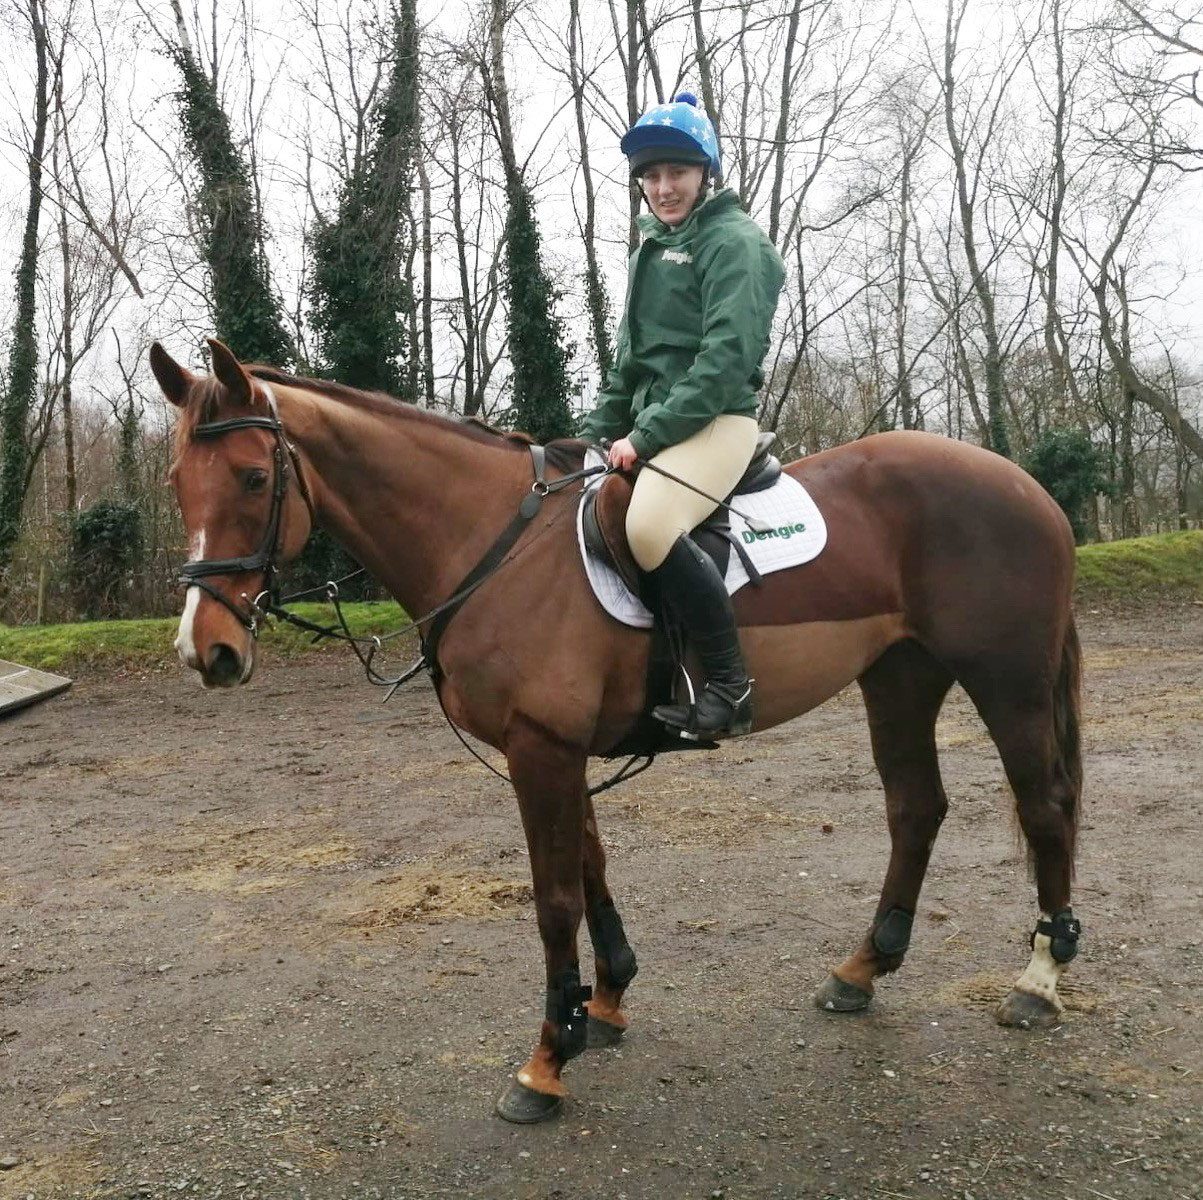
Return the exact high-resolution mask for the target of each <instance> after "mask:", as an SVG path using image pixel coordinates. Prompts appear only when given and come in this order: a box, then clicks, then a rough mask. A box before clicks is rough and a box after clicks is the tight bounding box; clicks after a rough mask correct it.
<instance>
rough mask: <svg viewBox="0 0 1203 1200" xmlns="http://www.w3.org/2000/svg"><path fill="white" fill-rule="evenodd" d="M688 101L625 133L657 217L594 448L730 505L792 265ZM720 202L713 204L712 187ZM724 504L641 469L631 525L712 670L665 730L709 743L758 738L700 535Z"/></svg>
mask: <svg viewBox="0 0 1203 1200" xmlns="http://www.w3.org/2000/svg"><path fill="white" fill-rule="evenodd" d="M697 103H698V102H697V99H696V98H695V97H694V96H692V95H690V94H689V93H688V92H682V93H681V94H679V95H678V96H677V97H676V98H675V99H674V101H673V103H671V104H661V105H658V106H657V107H656V108H653V109H651V110H650V111H649V112H646V113H644V115H643V116H642V117H640V118H639V120H638V121H637V122H636V123H635V124H634V126H632V128H631V129H629V130H627V132H626V134H625V135H624V137H623V139H622V142H621V147H622V151H623V153H624V154H625V155H626V156H627V158H628V160H629V163H630V171H631V177H632V178H633V179H635V180H636V181H638V186H639V189H640V191H641V193H642V195H643V198H644V200H646V201H647V204H648V207H649V208H651V210H652V211H651V214H650V215H644V216H641V217H640V218H639V226H640V229H641V230H642V232H643V242H642V244H641V245H640V247H639V248H638V249H637V250H636V251H635V253H634V254H633V255H632V256H631V260H630V264H629V274H628V282H627V299H626V311H625V313H624V315H623V320H622V324H621V325H620V327H619V331H618V347H617V351H616V354H615V359H614V365H613V367H612V368H611V370H610V372H609V374H608V376H607V378H606V381H605V385H604V387H603V388H602V391H601V393H600V395H599V396H598V400H597V404H596V406H595V407H594V409H593V411H592V412H591V413H590V414H589V415H588V416H587V417H586V418H585V422H584V425H583V427H582V431H581V432H582V436H584V437H586V438H589V439H591V440H594V441H599V440H601V439H604V438H612V439H617V440H615V441H614V443H613V445H612V446H611V448H610V451H609V460H610V463H611V465H612V466H615V467H619V468H621V469H622V470H629V469H631V468H632V467H633V466H634V465H635V463H636V461H637V460H640V459H642V460H644V461H648V462H652V463H655V464H656V465H657V466H659V467H661V468H663V469H664V470H666V471H668V472H670V473H671V474H673V475H676V476H678V477H679V478H681V479H683V480H686V481H687V482H689V483H691V484H693V485H694V487H697V488H700V489H701V490H702V491H704V492H707V493H709V494H710V495H711V496H713V497H717V498H719V499H721V498H723V497H725V496H727V495H728V494H729V493H730V492H731V491H732V489H733V488H734V487H735V485H736V484H737V483H738V482H739V479H740V477H741V475H742V474H743V472H744V471H745V470H746V469H747V466H748V463H749V461H750V460H751V457H752V454H753V452H754V450H755V446H756V436H757V426H756V410H757V401H756V392H757V390H758V389H759V388H760V386H761V384H762V383H763V382H764V377H763V375H762V374H761V369H760V365H761V362H762V361H763V359H764V356H765V353H766V351H767V350H768V345H769V335H770V331H771V325H772V320H773V311H774V309H775V308H776V304H777V294H778V292H780V290H781V284H782V281H783V279H784V268H783V266H782V262H781V258H780V256H779V255H778V253H777V251H776V249H775V248H774V247H773V244H772V243H771V242H770V241H769V239H768V238H767V237H766V236H765V234H764V233H763V232H762V231H761V229H760V227H759V226H758V225H757V224H756V223H755V222H754V221H753V220H752V219H751V218H750V217H749V216H748V215H747V214H746V213H745V212H744V211H743V209H742V208H741V207H740V204H739V198H738V196H737V195H736V194H735V193H734V192H733V191H731V190H730V189H729V188H724V187H721V186H717V185H718V184H719V183H720V178H721V170H722V162H721V159H720V156H719V146H718V139H717V138H716V136H715V133H714V127H713V126H712V125H711V123H710V121H709V120H708V119H707V117H706V116H705V114H704V113H702V112H700V111H698V107H697ZM712 183H713V184H715V185H716V188H715V190H713V191H712V190H711V184H712ZM714 508H715V505H714V503H712V502H711V501H710V500H708V499H705V498H704V497H702V496H699V495H698V494H697V492H694V491H690V490H689V489H687V488H684V487H682V486H680V484H677V483H674V482H672V481H670V480H668V479H666V478H665V477H664V476H663V475H659V474H656V473H655V472H653V471H641V472H640V473H639V475H638V477H637V479H636V481H635V489H634V494H633V495H632V497H631V506H630V509H629V510H628V512H627V520H626V533H627V540H628V541H629V543H630V546H631V553H632V554H633V555H634V557H635V561H636V562H637V563H638V564H639V566H640V567H641V568H642V569H643V570H644V571H647V572H649V573H650V574H651V575H652V577H653V578H654V580H655V582H656V583H657V585H658V587H659V591H660V594H661V595H662V597H663V598H664V601H665V603H666V604H667V605H668V606H669V608H670V610H671V611H672V612H673V614H674V615H675V616H676V618H677V619H678V620H679V621H680V622H681V625H682V626H683V628H684V630H685V633H686V635H687V637H688V638H689V639H690V641H691V642H692V643H693V645H694V646H695V648H696V649H697V652H698V655H699V657H700V658H701V662H702V669H703V672H704V674H705V677H706V685H705V687H704V689H703V690H702V691H701V692H700V693H699V695H698V697H697V704H696V709H695V710H691V708H690V706H689V705H660V706H658V707H657V708H656V710H655V716H656V717H657V718H658V719H659V720H661V721H663V722H664V723H665V724H666V725H669V726H671V727H672V728H675V729H679V730H682V731H688V732H691V733H696V734H698V735H700V736H702V737H716V736H720V735H730V734H738V733H746V732H747V731H748V728H749V727H750V725H751V721H752V688H751V683H750V681H749V679H748V674H747V670H746V669H745V667H744V662H743V656H742V654H741V653H740V648H739V639H738V635H737V633H736V627H735V614H734V611H733V609H732V607H731V600H730V597H729V596H728V595H727V589H726V586H725V585H724V583H723V579H722V576H720V574H719V572H718V569H717V568H716V567H715V565H714V563H713V561H712V560H711V559H710V557H709V556H708V555H706V554H704V553H703V552H702V551H701V550H700V549H699V548H698V546H697V545H696V544H695V543H694V541H693V540H692V539H691V538H690V537H689V532H690V530H692V529H693V528H695V526H697V525H698V524H699V523H700V522H702V521H703V520H705V518H706V517H708V516H709V515H710V514H711V513H712V512H713V511H714Z"/></svg>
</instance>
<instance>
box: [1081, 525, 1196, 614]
mask: <svg viewBox="0 0 1203 1200" xmlns="http://www.w3.org/2000/svg"><path fill="white" fill-rule="evenodd" d="M1078 590H1079V591H1080V592H1082V593H1083V594H1085V595H1090V596H1099V597H1105V598H1108V599H1111V600H1118V601H1123V600H1133V601H1139V600H1142V599H1150V598H1153V597H1156V596H1180V597H1185V596H1187V595H1189V594H1193V595H1194V596H1196V597H1203V530H1186V531H1183V532H1179V533H1159V534H1154V535H1153V536H1151V537H1142V538H1127V539H1126V540H1124V541H1121V542H1099V543H1098V544H1096V545H1092V546H1082V547H1080V548H1079V549H1078Z"/></svg>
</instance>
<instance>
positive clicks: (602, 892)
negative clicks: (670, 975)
mask: <svg viewBox="0 0 1203 1200" xmlns="http://www.w3.org/2000/svg"><path fill="white" fill-rule="evenodd" d="M584 880H585V918H586V920H587V921H588V922H589V937H590V939H591V940H592V942H593V954H594V964H595V971H596V982H595V984H594V988H593V998H592V999H591V1000H590V1001H589V1004H588V1009H589V1045H590V1046H613V1045H615V1044H616V1043H617V1042H618V1041H619V1040H620V1039H621V1038H622V1035H623V1032H624V1030H625V1029H626V1027H627V1024H628V1022H627V1017H626V1014H625V1013H624V1012H623V1011H622V1007H621V1006H622V995H623V993H624V992H625V991H626V989H627V987H628V986H629V984H630V982H631V980H632V979H634V978H635V973H636V972H637V971H638V969H639V967H638V964H637V963H636V961H635V952H634V951H633V950H632V949H631V945H630V943H629V942H628V941H627V936H626V933H625V932H624V930H623V927H622V919H621V918H620V917H619V915H618V909H616V908H615V907H614V900H613V898H612V897H611V895H610V889H609V888H608V887H607V886H606V852H605V850H603V849H602V844H601V838H600V836H599V835H598V830H597V815H596V814H595V813H594V811H593V800H592V799H591V798H590V799H587V800H586V810H585V848H584Z"/></svg>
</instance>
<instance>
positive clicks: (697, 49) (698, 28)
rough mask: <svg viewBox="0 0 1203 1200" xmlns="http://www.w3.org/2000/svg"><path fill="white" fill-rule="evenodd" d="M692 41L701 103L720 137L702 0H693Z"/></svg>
mask: <svg viewBox="0 0 1203 1200" xmlns="http://www.w3.org/2000/svg"><path fill="white" fill-rule="evenodd" d="M693 41H694V55H695V57H696V58H697V63H698V80H699V82H700V83H701V85H702V105H703V107H704V108H705V109H706V115H707V116H708V117H709V118H710V124H711V125H713V126H714V134H715V137H720V134H719V119H718V105H717V104H715V102H714V75H713V73H712V72H711V70H710V48H709V47H708V46H707V45H706V31H705V29H703V28H702V0H693ZM787 53H788V51H787ZM720 141H721V137H720Z"/></svg>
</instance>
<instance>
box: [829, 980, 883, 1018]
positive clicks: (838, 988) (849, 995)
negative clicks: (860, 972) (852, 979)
mask: <svg viewBox="0 0 1203 1200" xmlns="http://www.w3.org/2000/svg"><path fill="white" fill-rule="evenodd" d="M872 999H873V993H872V992H866V991H865V990H864V988H858V987H857V986H856V985H855V984H853V983H845V982H844V981H843V980H842V979H841V978H840V977H839V976H838V975H828V976H827V978H826V979H825V980H824V981H823V986H822V987H820V988H819V990H818V991H817V992H815V1005H816V1007H818V1008H821V1009H822V1010H823V1011H824V1012H860V1010H861V1009H862V1008H868V1007H869V1001H870V1000H872Z"/></svg>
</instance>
